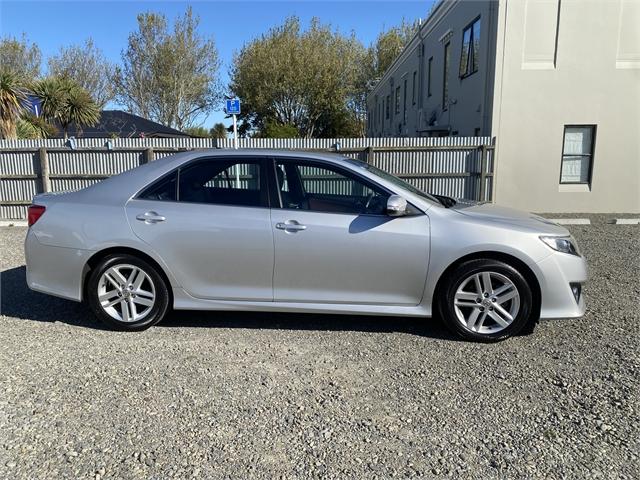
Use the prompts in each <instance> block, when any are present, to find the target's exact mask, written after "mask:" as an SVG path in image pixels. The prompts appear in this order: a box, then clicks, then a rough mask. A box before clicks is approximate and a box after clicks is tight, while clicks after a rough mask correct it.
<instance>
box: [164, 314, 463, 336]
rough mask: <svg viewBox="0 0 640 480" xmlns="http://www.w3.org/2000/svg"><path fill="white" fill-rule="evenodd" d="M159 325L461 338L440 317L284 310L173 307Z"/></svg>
mask: <svg viewBox="0 0 640 480" xmlns="http://www.w3.org/2000/svg"><path fill="white" fill-rule="evenodd" d="M158 326H159V327H174V328H179V327H198V328H246V329H256V330H319V331H336V332H338V331H354V332H376V333H392V332H394V333H406V334H410V335H417V336H422V337H431V338H436V339H442V340H454V341H458V340H459V339H458V337H455V336H454V335H452V334H451V333H450V332H449V331H448V330H447V329H446V328H445V327H444V326H443V325H442V322H440V321H439V320H438V319H437V318H432V319H422V318H415V317H390V316H377V315H375V316H374V315H332V314H312V313H281V312H225V311H215V312H205V311H173V312H171V313H170V314H169V315H168V316H167V318H166V319H165V320H164V321H163V322H162V323H160V324H159V325H158Z"/></svg>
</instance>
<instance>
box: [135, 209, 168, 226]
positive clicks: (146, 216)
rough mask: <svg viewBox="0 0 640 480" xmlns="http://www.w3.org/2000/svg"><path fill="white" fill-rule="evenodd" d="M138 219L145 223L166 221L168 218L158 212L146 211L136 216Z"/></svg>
mask: <svg viewBox="0 0 640 480" xmlns="http://www.w3.org/2000/svg"><path fill="white" fill-rule="evenodd" d="M136 220H140V221H141V222H144V223H160V222H164V221H165V220H166V218H165V217H163V216H162V215H158V213H157V212H153V211H151V212H144V213H141V214H140V215H137V216H136Z"/></svg>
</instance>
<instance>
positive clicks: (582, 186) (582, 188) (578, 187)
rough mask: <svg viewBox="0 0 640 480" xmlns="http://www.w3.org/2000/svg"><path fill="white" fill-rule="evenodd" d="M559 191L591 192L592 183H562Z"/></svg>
mask: <svg viewBox="0 0 640 480" xmlns="http://www.w3.org/2000/svg"><path fill="white" fill-rule="evenodd" d="M558 191H559V192H562V193H589V192H590V191H591V185H589V184H588V183H561V184H560V185H559V186H558Z"/></svg>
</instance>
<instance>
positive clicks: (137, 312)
mask: <svg viewBox="0 0 640 480" xmlns="http://www.w3.org/2000/svg"><path fill="white" fill-rule="evenodd" d="M122 285H124V288H121V287H122ZM85 294H86V295H85V298H86V299H87V303H88V304H89V306H90V307H91V309H92V310H93V312H94V314H95V315H96V317H98V319H100V320H101V321H102V322H103V323H105V324H107V325H108V326H110V327H112V328H115V329H117V330H128V331H137V330H145V329H147V328H149V327H151V326H152V325H155V324H156V323H158V322H160V321H161V320H162V319H163V318H164V317H165V315H166V314H167V311H168V310H169V300H170V297H169V290H168V288H167V284H166V283H165V281H164V279H163V278H162V276H161V275H160V273H159V272H158V271H157V269H156V268H155V267H153V266H151V265H150V264H149V263H147V262H145V261H144V260H141V259H140V258H138V257H135V256H133V255H129V254H114V255H109V256H107V257H105V258H104V259H102V260H101V261H100V263H99V264H98V265H97V266H96V267H95V268H94V269H93V270H92V271H91V274H90V276H89V279H88V281H87V286H86V291H85Z"/></svg>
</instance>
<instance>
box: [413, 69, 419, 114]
mask: <svg viewBox="0 0 640 480" xmlns="http://www.w3.org/2000/svg"><path fill="white" fill-rule="evenodd" d="M417 78H418V72H416V71H415V70H414V71H413V83H412V84H411V105H415V104H416V80H417Z"/></svg>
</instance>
